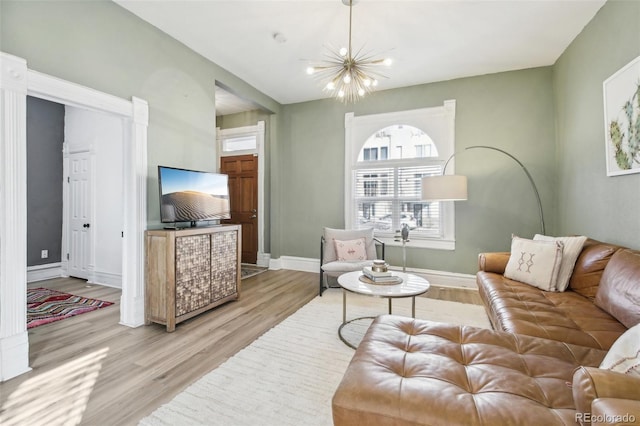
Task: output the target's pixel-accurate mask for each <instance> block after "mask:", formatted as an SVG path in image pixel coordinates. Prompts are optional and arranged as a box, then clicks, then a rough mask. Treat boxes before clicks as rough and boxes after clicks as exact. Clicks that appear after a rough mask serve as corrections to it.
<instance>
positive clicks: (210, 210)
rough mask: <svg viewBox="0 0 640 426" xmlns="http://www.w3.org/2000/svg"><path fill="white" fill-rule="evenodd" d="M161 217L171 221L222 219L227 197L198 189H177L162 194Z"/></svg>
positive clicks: (225, 211) (227, 205)
mask: <svg viewBox="0 0 640 426" xmlns="http://www.w3.org/2000/svg"><path fill="white" fill-rule="evenodd" d="M161 207H162V217H163V218H164V219H165V220H166V221H171V222H189V221H195V220H205V219H224V218H225V217H226V216H225V215H227V214H228V213H229V199H228V198H226V197H222V196H216V195H212V194H207V193H204V192H198V191H179V192H172V193H170V194H164V195H163V196H162V206H161Z"/></svg>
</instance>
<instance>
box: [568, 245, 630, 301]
mask: <svg viewBox="0 0 640 426" xmlns="http://www.w3.org/2000/svg"><path fill="white" fill-rule="evenodd" d="M620 248H621V247H620V246H616V245H613V244H607V243H602V242H600V241H596V240H593V239H590V238H589V239H587V241H586V242H585V243H584V246H583V247H582V252H581V253H580V256H578V260H577V261H576V266H575V267H574V268H573V275H572V276H571V279H570V280H569V287H570V288H571V289H572V290H573V291H575V292H577V293H579V294H581V295H583V296H584V297H588V298H590V299H594V298H595V297H596V293H597V291H598V285H599V284H600V278H602V273H603V272H604V268H605V267H606V266H607V263H609V260H610V259H611V256H613V254H614V253H615V252H617V251H618V250H620Z"/></svg>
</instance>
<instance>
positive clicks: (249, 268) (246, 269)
mask: <svg viewBox="0 0 640 426" xmlns="http://www.w3.org/2000/svg"><path fill="white" fill-rule="evenodd" d="M267 269H268V268H265V267H262V266H256V265H248V264H246V263H243V264H242V265H241V267H240V271H241V274H240V279H243V280H244V279H245V278H249V277H253V276H255V275H258V274H261V273H262V272H264V271H266V270H267Z"/></svg>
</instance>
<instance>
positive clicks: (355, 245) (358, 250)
mask: <svg viewBox="0 0 640 426" xmlns="http://www.w3.org/2000/svg"><path fill="white" fill-rule="evenodd" d="M333 241H334V243H335V245H336V256H337V257H338V261H339V262H347V261H352V260H366V259H367V250H366V241H365V239H364V238H357V239H355V240H348V241H340V240H333Z"/></svg>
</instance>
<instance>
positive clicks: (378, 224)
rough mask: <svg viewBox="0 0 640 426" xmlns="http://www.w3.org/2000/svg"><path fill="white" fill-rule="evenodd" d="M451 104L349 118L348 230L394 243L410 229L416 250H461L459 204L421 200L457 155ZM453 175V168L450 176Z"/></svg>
mask: <svg viewBox="0 0 640 426" xmlns="http://www.w3.org/2000/svg"><path fill="white" fill-rule="evenodd" d="M447 102H449V103H448V104H447ZM447 102H445V106H444V107H438V108H428V109H423V110H415V111H407V112H400V113H391V114H382V115H376V116H365V117H358V118H356V117H354V116H353V115H352V114H351V116H349V114H348V115H347V133H346V135H347V137H346V139H347V146H346V151H345V154H346V156H347V168H348V170H346V176H347V178H346V181H347V182H345V192H346V194H347V197H348V198H347V200H345V205H346V209H345V210H346V211H345V222H346V225H347V227H349V228H355V229H358V228H368V227H372V228H374V230H375V234H376V236H377V237H379V238H383V239H385V240H386V242H387V243H393V239H394V236H395V234H396V231H397V230H400V229H401V228H402V227H403V226H404V225H407V226H408V227H409V229H410V238H411V241H412V244H413V245H417V246H422V247H432V248H442V249H453V248H455V245H454V229H453V225H454V220H453V219H454V218H453V214H454V209H453V203H452V202H423V201H422V200H421V199H420V196H421V189H422V188H421V180H422V178H423V177H424V176H430V175H439V174H441V173H442V167H443V165H444V162H445V161H446V160H447V159H448V158H449V156H450V155H451V154H453V147H454V141H453V130H454V128H453V122H454V121H453V119H454V113H455V101H447ZM443 111H444V112H445V114H443ZM350 119H351V124H352V127H351V128H350V127H349V121H350ZM360 119H362V121H361V122H360V121H359V120H360ZM389 123H393V124H389ZM405 123H411V124H405ZM414 124H415V125H414ZM418 126H420V127H418ZM349 157H350V158H349ZM452 171H453V165H452V164H450V165H449V166H448V167H447V172H452ZM416 242H417V244H416Z"/></svg>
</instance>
